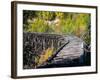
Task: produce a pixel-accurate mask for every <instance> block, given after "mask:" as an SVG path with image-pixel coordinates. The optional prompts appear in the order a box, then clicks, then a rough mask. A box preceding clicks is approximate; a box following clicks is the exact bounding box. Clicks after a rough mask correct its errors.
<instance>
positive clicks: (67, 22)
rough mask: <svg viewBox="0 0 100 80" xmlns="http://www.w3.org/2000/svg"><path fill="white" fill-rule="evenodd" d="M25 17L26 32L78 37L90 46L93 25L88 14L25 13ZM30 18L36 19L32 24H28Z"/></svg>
mask: <svg viewBox="0 0 100 80" xmlns="http://www.w3.org/2000/svg"><path fill="white" fill-rule="evenodd" d="M23 15H24V17H23V18H24V19H23V20H25V21H24V25H23V28H24V31H27V32H43V33H57V34H65V35H76V36H78V37H82V39H83V40H84V41H85V42H86V43H87V44H90V34H89V32H90V28H89V25H90V24H91V23H90V14H88V13H67V12H66V13H64V12H50V11H24V14H23ZM30 18H33V19H34V20H33V22H32V23H28V22H27V20H28V19H30ZM56 19H58V21H57V20H56ZM86 34H87V35H86Z"/></svg>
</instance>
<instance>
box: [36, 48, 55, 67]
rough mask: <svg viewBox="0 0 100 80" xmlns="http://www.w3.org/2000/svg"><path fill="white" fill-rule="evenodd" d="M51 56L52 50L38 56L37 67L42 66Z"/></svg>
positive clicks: (49, 49)
mask: <svg viewBox="0 0 100 80" xmlns="http://www.w3.org/2000/svg"><path fill="white" fill-rule="evenodd" d="M52 54H53V49H52V48H48V49H46V50H45V51H43V52H42V54H41V55H40V58H39V61H38V65H41V64H43V63H44V62H45V61H46V60H48V58H49V57H51V56H52Z"/></svg>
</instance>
